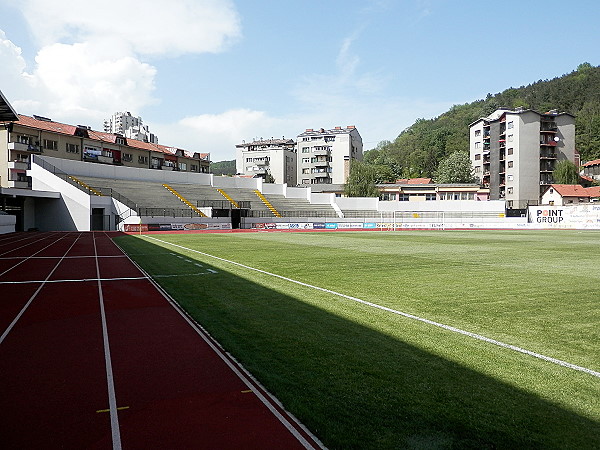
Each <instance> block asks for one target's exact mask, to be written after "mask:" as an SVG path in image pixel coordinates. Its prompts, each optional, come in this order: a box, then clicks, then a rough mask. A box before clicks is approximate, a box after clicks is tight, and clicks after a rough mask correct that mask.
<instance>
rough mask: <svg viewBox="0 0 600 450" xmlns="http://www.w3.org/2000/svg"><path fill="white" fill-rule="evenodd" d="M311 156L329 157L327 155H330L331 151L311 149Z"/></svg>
mask: <svg viewBox="0 0 600 450" xmlns="http://www.w3.org/2000/svg"><path fill="white" fill-rule="evenodd" d="M312 154H313V155H315V156H318V155H329V154H331V150H327V149H319V150H317V149H315V148H313V151H312Z"/></svg>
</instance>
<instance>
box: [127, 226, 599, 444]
mask: <svg viewBox="0 0 600 450" xmlns="http://www.w3.org/2000/svg"><path fill="white" fill-rule="evenodd" d="M116 242H117V244H118V245H119V246H121V247H122V248H123V249H124V250H125V251H126V252H127V253H128V254H129V255H130V257H131V258H132V259H134V260H135V261H136V262H137V263H138V264H139V265H140V266H141V267H142V268H143V269H144V270H145V271H146V272H147V273H148V274H149V275H151V276H152V277H153V278H154V279H155V280H156V281H157V283H159V284H160V285H161V286H162V287H163V288H164V289H165V290H166V291H167V292H168V293H169V294H170V295H171V296H172V297H173V298H174V299H175V300H176V301H177V302H178V303H179V304H180V305H181V306H182V307H183V308H184V309H185V310H186V311H187V312H188V313H189V314H190V315H191V316H192V317H194V319H195V320H196V321H197V322H198V323H199V324H200V325H202V326H203V327H204V328H205V329H206V330H207V331H208V332H209V333H211V335H212V336H214V337H215V338H216V339H217V340H218V341H219V342H220V343H221V345H222V346H223V347H224V348H225V349H226V350H227V351H228V352H229V353H231V354H232V355H233V356H234V357H235V358H236V359H237V360H238V361H239V362H240V363H241V364H243V365H244V366H245V367H246V369H248V370H249V371H250V372H251V373H252V374H253V375H254V376H255V377H256V378H257V379H258V380H259V381H260V382H261V383H262V384H263V385H264V386H265V387H266V388H267V389H268V390H269V391H270V392H272V393H273V394H274V395H275V396H276V397H277V398H278V399H279V400H280V401H281V402H282V403H283V405H284V406H285V408H286V409H287V410H288V411H290V412H292V413H293V414H294V415H295V416H296V417H298V419H300V421H302V422H303V423H304V424H305V425H306V426H307V427H308V428H309V429H310V430H311V431H312V432H313V433H314V434H315V435H316V436H317V437H318V438H319V439H321V441H322V442H323V443H324V445H326V446H327V447H329V448H599V447H600V326H599V324H600V232H595V231H586V232H578V231H566V230H560V231H431V232H427V231H401V232H378V231H367V232H308V233H305V232H299V233H286V232H256V233H222V234H221V233H208V234H188V235H186V234H156V235H141V236H124V237H119V238H117V239H116ZM182 370H185V368H182Z"/></svg>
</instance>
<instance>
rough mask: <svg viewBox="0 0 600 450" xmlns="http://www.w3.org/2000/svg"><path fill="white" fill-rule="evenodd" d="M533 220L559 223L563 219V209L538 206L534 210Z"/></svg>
mask: <svg viewBox="0 0 600 450" xmlns="http://www.w3.org/2000/svg"><path fill="white" fill-rule="evenodd" d="M535 220H536V222H537V223H560V222H562V221H563V220H565V217H564V216H563V210H562V209H558V208H552V209H550V208H546V209H541V208H538V209H537V210H536V215H535Z"/></svg>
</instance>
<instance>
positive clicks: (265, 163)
mask: <svg viewBox="0 0 600 450" xmlns="http://www.w3.org/2000/svg"><path fill="white" fill-rule="evenodd" d="M235 147H236V172H237V173H238V174H239V175H245V176H252V177H255V178H263V179H265V180H267V179H268V175H271V176H272V177H273V182H274V183H277V184H287V185H289V186H295V185H296V164H297V161H296V143H295V142H294V140H293V139H285V138H282V139H272V138H271V139H260V140H254V141H252V142H248V143H246V142H243V143H241V144H237V145H236V146H235Z"/></svg>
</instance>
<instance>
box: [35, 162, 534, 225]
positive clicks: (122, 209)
mask: <svg viewBox="0 0 600 450" xmlns="http://www.w3.org/2000/svg"><path fill="white" fill-rule="evenodd" d="M28 173H29V174H30V175H31V177H32V184H33V185H32V192H34V191H35V192H45V193H46V194H48V195H46V198H45V199H44V200H40V206H39V207H38V206H36V211H37V209H38V208H39V211H40V212H41V213H39V214H38V213H36V218H35V219H36V223H35V226H36V228H38V229H40V230H55V229H61V230H90V229H91V230H129V231H132V230H133V229H134V228H135V227H139V228H140V229H141V228H142V227H147V229H148V230H155V229H160V230H163V229H165V230H167V229H212V228H214V229H232V228H261V227H268V228H284V229H285V228H287V227H289V228H302V229H312V228H337V227H339V228H346V229H347V228H386V229H388V228H391V227H392V226H393V227H394V228H395V227H396V225H397V224H398V225H399V226H400V227H401V226H408V227H412V224H413V223H420V224H423V225H422V226H425V227H426V228H427V227H435V226H436V225H435V224H436V223H442V224H446V223H457V224H459V225H458V226H460V227H472V224H473V223H476V224H481V223H489V224H492V223H496V226H497V225H498V223H499V222H502V225H503V226H504V224H508V222H510V221H511V220H512V218H511V220H508V219H506V218H504V202H493V201H485V202H484V201H444V202H436V201H428V202H390V201H380V199H378V198H345V197H337V196H336V194H334V193H324V192H323V193H318V192H316V193H315V192H312V191H311V189H310V187H288V186H287V185H285V184H284V185H277V184H270V183H264V182H263V180H262V179H256V178H236V177H218V176H214V175H211V174H205V173H190V172H178V171H161V170H149V169H141V168H132V167H124V166H114V165H101V164H93V163H88V162H83V161H70V160H66V159H60V158H52V157H48V156H43V157H42V156H38V155H34V156H33V157H32V163H31V169H30V170H29V172H28ZM57 193H59V194H60V195H59V196H58V197H57V196H56V194H57ZM50 194H53V195H52V196H51V195H50ZM46 212H47V214H46ZM526 220H527V219H526V218H518V219H516V218H515V219H514V220H512V221H513V222H516V221H518V222H526ZM390 224H392V225H390ZM477 226H479V225H477ZM135 229H137V228H135ZM144 229H145V228H144Z"/></svg>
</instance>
